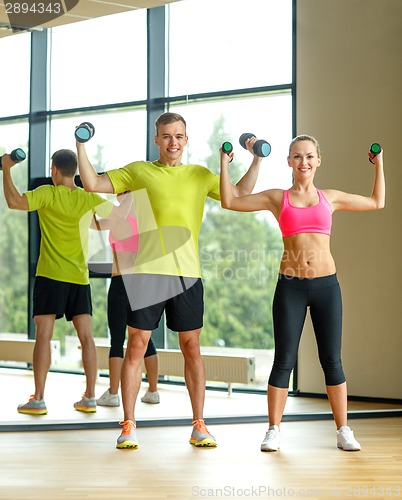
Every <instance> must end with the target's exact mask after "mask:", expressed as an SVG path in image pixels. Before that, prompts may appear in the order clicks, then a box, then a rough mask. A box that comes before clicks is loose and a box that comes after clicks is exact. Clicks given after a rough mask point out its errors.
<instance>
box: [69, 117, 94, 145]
mask: <svg viewBox="0 0 402 500" xmlns="http://www.w3.org/2000/svg"><path fill="white" fill-rule="evenodd" d="M94 134H95V127H94V126H93V125H92V123H89V122H83V123H81V124H80V125H78V127H77V128H76V129H75V132H74V135H75V138H76V140H77V141H78V142H87V141H89V139H92V137H93V136H94Z"/></svg>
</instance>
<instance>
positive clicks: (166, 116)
mask: <svg viewBox="0 0 402 500" xmlns="http://www.w3.org/2000/svg"><path fill="white" fill-rule="evenodd" d="M175 122H182V123H184V126H185V127H186V126H187V124H186V120H185V119H184V118H183V117H182V116H181V115H179V114H178V113H163V114H161V115H160V116H159V117H158V118H157V120H156V122H155V129H156V133H158V130H159V127H160V126H161V125H168V124H170V123H175Z"/></svg>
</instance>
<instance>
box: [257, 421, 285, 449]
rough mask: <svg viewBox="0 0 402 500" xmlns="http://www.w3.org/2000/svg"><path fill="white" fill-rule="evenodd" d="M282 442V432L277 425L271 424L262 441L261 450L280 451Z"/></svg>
mask: <svg viewBox="0 0 402 500" xmlns="http://www.w3.org/2000/svg"><path fill="white" fill-rule="evenodd" d="M280 444H281V433H280V432H279V427H278V426H277V425H271V427H270V428H269V429H268V432H267V433H266V434H265V438H264V441H263V442H262V443H261V451H278V450H279V446H280Z"/></svg>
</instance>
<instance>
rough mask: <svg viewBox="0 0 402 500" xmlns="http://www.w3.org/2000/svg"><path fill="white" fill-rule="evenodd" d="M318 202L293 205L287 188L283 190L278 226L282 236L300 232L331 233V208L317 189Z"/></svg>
mask: <svg viewBox="0 0 402 500" xmlns="http://www.w3.org/2000/svg"><path fill="white" fill-rule="evenodd" d="M317 193H318V198H319V202H318V203H317V204H316V205H312V206H311V207H295V206H293V205H292V204H291V203H290V200H289V190H286V191H284V192H283V198H282V204H281V211H280V214H279V227H280V229H281V231H282V237H283V238H286V236H293V235H294V234H300V233H321V234H328V235H330V234H331V226H332V209H331V205H330V204H329V203H328V201H327V199H326V198H325V196H324V195H323V193H322V192H321V191H320V190H319V189H317Z"/></svg>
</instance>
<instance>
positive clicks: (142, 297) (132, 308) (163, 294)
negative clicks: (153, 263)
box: [123, 274, 204, 332]
mask: <svg viewBox="0 0 402 500" xmlns="http://www.w3.org/2000/svg"><path fill="white" fill-rule="evenodd" d="M123 281H124V284H125V287H126V291H127V296H128V299H129V304H130V305H129V311H128V315H127V325H128V326H131V327H133V328H139V329H141V330H155V329H156V328H157V326H158V324H159V321H160V319H161V317H162V314H163V312H165V315H166V325H167V327H168V328H170V329H171V330H172V331H175V332H186V331H190V330H197V329H199V328H202V326H203V316H204V288H203V285H202V280H201V278H187V277H182V276H166V275H157V274H131V275H123Z"/></svg>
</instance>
